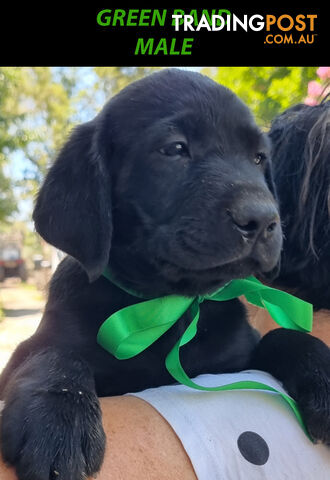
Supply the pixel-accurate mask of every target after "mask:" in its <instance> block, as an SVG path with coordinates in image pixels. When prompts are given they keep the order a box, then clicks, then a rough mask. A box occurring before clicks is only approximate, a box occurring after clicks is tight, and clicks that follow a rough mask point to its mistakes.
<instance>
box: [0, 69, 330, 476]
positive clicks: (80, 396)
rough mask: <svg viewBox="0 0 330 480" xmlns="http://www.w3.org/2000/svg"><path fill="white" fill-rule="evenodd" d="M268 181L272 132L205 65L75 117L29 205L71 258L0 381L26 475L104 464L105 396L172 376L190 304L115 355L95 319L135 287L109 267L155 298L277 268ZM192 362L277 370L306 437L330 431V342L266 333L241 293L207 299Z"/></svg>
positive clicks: (151, 80) (147, 82) (11, 452)
mask: <svg viewBox="0 0 330 480" xmlns="http://www.w3.org/2000/svg"><path fill="white" fill-rule="evenodd" d="M274 193H275V192H274V184H273V181H272V177H271V169H270V159H269V144H268V140H267V138H266V137H265V135H264V134H263V133H262V132H261V131H260V130H259V128H258V127H257V126H256V124H255V123H254V121H253V118H252V116H251V114H250V112H249V110H248V108H247V107H246V106H245V105H244V104H243V103H242V102H241V101H240V100H239V99H238V98H237V97H236V96H235V95H234V94H233V93H232V92H231V91H230V90H228V89H227V88H224V87H222V86H220V85H218V84H217V83H215V82H213V81H212V80H210V79H209V78H207V77H205V76H202V75H200V74H198V73H193V72H187V71H180V70H175V69H171V70H163V71H161V72H160V73H156V74H154V75H151V76H149V77H147V78H145V79H143V80H141V81H138V82H136V83H133V84H131V85H130V86H128V87H127V88H125V89H124V90H123V91H122V92H120V93H119V94H118V95H117V96H115V97H114V98H113V99H112V100H111V101H110V102H109V103H108V104H107V105H106V106H105V107H104V109H103V110H102V112H101V113H100V114H99V115H98V116H97V117H96V118H95V119H94V120H93V121H91V122H89V123H86V124H84V125H81V126H79V127H78V128H76V129H75V131H74V132H73V134H72V135H71V137H70V139H69V140H68V142H67V143H66V145H65V146H64V148H63V149H62V151H61V152H60V154H59V156H58V158H57V160H56V161H55V163H54V165H53V166H52V167H51V169H50V171H49V173H48V175H47V177H46V180H45V182H44V184H43V186H42V188H41V191H40V193H39V196H38V199H37V202H36V207H35V211H34V220H35V224H36V228H37V231H38V232H39V233H40V234H41V235H42V237H43V238H45V239H46V240H47V241H48V242H49V243H51V244H53V245H55V246H56V247H58V248H60V249H62V250H63V251H65V252H66V253H68V256H67V257H66V258H65V259H64V260H63V261H62V263H61V264H60V265H59V267H58V269H57V271H56V273H55V274H54V276H53V279H52V281H51V284H50V290H49V299H48V302H47V305H46V309H45V314H44V316H43V319H42V321H41V324H40V326H39V328H38V330H37V332H36V333H35V334H34V335H33V336H32V337H31V338H29V339H28V340H26V341H25V342H23V343H22V344H21V345H19V347H18V348H17V350H16V351H15V353H14V354H13V356H12V358H11V360H10V361H9V363H8V365H7V367H6V368H5V370H4V372H3V374H2V377H1V384H0V391H1V398H2V399H3V400H4V404H5V406H4V410H3V416H2V422H1V442H2V445H1V449H2V454H3V457H4V459H5V461H6V462H8V463H9V464H12V465H14V466H15V468H16V471H17V474H18V477H19V479H20V480H48V479H55V478H56V479H62V480H81V479H83V478H85V477H86V476H88V475H91V474H94V473H95V472H97V471H98V470H99V469H100V466H101V463H102V459H103V454H104V448H105V436H104V432H103V429H102V423H101V414H100V408H99V403H98V398H97V397H98V396H106V395H119V394H122V393H125V392H130V391H137V390H142V389H145V388H147V387H155V386H158V385H163V384H169V383H172V382H173V379H172V378H171V377H170V376H169V374H168V373H167V371H166V368H165V365H164V360H165V357H166V355H167V353H168V352H169V350H170V349H171V347H172V346H173V344H174V343H175V342H176V341H177V339H178V338H179V337H180V336H181V334H182V333H183V331H184V330H185V328H186V326H187V322H188V321H189V318H188V315H187V314H185V315H183V317H182V318H181V319H180V320H179V322H177V323H176V324H175V325H174V326H173V327H172V328H171V329H170V330H169V331H168V332H167V333H166V334H164V335H163V336H162V337H161V338H160V339H159V340H157V341H156V342H155V343H154V344H153V345H152V346H151V347H150V348H148V349H147V350H145V351H144V352H143V353H141V354H139V355H138V356H137V357H135V358H132V359H130V360H117V359H115V358H114V357H113V356H112V355H110V354H109V353H107V352H106V351H105V350H103V349H102V348H101V347H100V346H99V345H98V344H97V342H96V336H97V332H98V329H99V327H100V325H101V324H102V322H103V321H104V320H105V319H106V318H107V317H108V316H109V315H110V314H112V313H113V312H115V311H117V310H119V309H121V308H123V307H125V306H127V305H131V304H134V303H137V302H139V301H141V299H138V298H135V297H132V296H131V295H130V294H128V293H126V292H125V291H124V290H123V289H121V288H119V287H118V286H116V285H115V284H114V283H112V282H110V281H109V280H107V279H106V278H105V277H104V276H103V275H102V272H104V269H105V268H106V267H107V266H109V268H111V271H112V274H113V275H114V278H115V279H116V282H120V283H121V284H122V285H124V286H125V288H128V289H132V290H134V291H137V292H139V293H140V294H143V295H146V296H152V297H160V296H163V295H168V294H180V295H188V296H195V295H200V294H205V293H207V292H212V291H215V290H216V289H218V288H219V287H220V286H222V285H224V284H225V283H227V282H228V281H230V280H231V279H234V278H240V277H246V276H248V275H251V274H260V273H262V272H267V271H270V270H272V269H273V268H274V266H275V265H276V264H277V262H278V260H279V255H280V250H281V245H282V232H281V225H280V221H279V215H278V208H277V204H276V201H275V197H274ZM182 362H183V365H184V367H185V369H186V371H187V373H188V374H189V375H190V376H191V377H194V376H196V375H197V374H200V373H205V372H209V373H216V372H229V371H231V372H232V371H238V370H242V369H245V368H257V369H261V370H266V371H268V372H270V373H272V374H273V375H274V376H276V377H277V378H278V379H280V380H281V381H283V383H284V386H285V388H286V389H287V391H288V392H289V393H290V394H291V395H292V396H294V397H295V398H296V399H297V400H298V401H299V402H300V407H301V409H302V411H303V414H304V416H305V420H306V423H307V426H308V428H309V431H310V432H311V434H312V435H313V436H314V437H315V438H317V439H321V440H322V441H324V442H330V415H329V412H330V399H329V392H330V352H329V349H328V347H327V346H326V345H324V344H323V343H322V342H321V341H320V340H318V339H316V338H314V337H312V336H309V335H305V334H302V333H299V332H296V331H285V330H283V329H278V330H275V331H273V332H271V333H269V334H268V335H266V336H265V337H264V338H263V339H262V340H261V341H259V338H258V335H257V334H256V332H255V331H254V330H253V329H252V328H251V327H250V326H249V324H248V322H247V320H246V314H245V310H244V307H243V305H242V304H241V303H240V301H239V300H232V301H228V302H204V303H203V304H202V305H201V317H200V323H199V332H198V335H197V336H196V337H195V339H194V340H193V341H192V342H190V343H189V345H187V346H186V347H184V349H183V354H182ZM224 441H225V439H224Z"/></svg>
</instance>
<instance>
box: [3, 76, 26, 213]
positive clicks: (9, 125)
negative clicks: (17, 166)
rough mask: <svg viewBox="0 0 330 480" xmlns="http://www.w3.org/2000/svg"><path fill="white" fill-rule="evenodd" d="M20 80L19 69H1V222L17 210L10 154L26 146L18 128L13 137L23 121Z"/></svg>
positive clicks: (23, 136) (21, 132) (22, 133)
mask: <svg viewBox="0 0 330 480" xmlns="http://www.w3.org/2000/svg"><path fill="white" fill-rule="evenodd" d="M20 80H21V72H20V70H19V69H16V68H13V69H8V68H0V221H5V220H7V219H8V217H9V215H10V214H12V213H13V212H14V211H15V210H16V209H17V203H16V199H15V197H14V194H13V191H12V189H11V181H10V178H9V177H8V174H6V171H5V168H6V166H7V165H8V160H9V154H10V152H12V151H13V150H15V149H17V148H22V147H23V146H24V145H25V144H26V138H25V135H24V132H23V131H22V130H21V129H19V128H16V129H15V135H13V130H14V128H13V127H14V126H16V125H17V124H18V123H19V121H20V120H21V119H22V114H21V112H20V111H19V108H18V103H17V94H18V91H19V90H18V89H19V84H20Z"/></svg>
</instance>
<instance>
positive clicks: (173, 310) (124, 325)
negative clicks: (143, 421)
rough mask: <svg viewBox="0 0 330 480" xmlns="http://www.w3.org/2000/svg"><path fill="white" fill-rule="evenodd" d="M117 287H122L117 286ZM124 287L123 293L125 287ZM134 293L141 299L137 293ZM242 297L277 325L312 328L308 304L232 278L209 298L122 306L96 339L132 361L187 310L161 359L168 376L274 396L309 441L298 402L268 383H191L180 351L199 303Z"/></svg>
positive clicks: (156, 300)
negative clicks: (183, 323)
mask: <svg viewBox="0 0 330 480" xmlns="http://www.w3.org/2000/svg"><path fill="white" fill-rule="evenodd" d="M104 276H105V277H106V278H108V280H110V281H111V282H113V283H115V282H114V281H113V279H112V277H111V274H110V273H109V271H106V272H105V273H104ZM120 288H123V287H121V286H120ZM123 289H124V290H126V289H125V288H123ZM126 291H127V290H126ZM128 293H131V292H128ZM131 294H132V293H131ZM132 295H134V296H140V295H138V294H135V293H134V294H132ZM241 295H244V296H245V298H246V300H247V301H248V302H249V303H252V304H253V305H257V306H258V307H261V308H266V309H267V310H268V312H269V313H270V315H271V317H272V318H273V319H274V320H275V321H276V322H277V323H278V324H279V325H280V326H281V327H284V328H291V329H294V330H299V331H303V332H310V331H311V330H312V317H313V308H312V305H311V304H310V303H307V302H305V301H303V300H301V299H299V298H296V297H294V296H293V295H290V294H288V293H286V292H282V291H281V290H277V289H275V288H271V287H268V286H266V285H263V284H262V283H261V282H259V280H257V279H256V278H254V277H248V278H246V279H239V280H232V281H231V282H230V283H228V284H227V285H225V286H224V287H221V288H220V289H219V290H217V291H216V292H214V293H212V294H210V295H205V296H198V297H183V296H179V295H169V296H166V297H161V298H153V299H151V300H146V301H144V302H141V303H137V304H135V305H130V306H128V307H125V308H123V309H121V310H119V311H117V312H115V313H113V314H112V315H110V317H109V318H107V319H106V320H105V322H104V323H103V324H102V325H101V327H100V329H99V332H98V335H97V341H98V343H99V344H100V345H101V346H102V347H103V348H104V349H105V350H107V351H108V352H110V353H111V354H112V355H114V356H115V357H116V358H117V359H119V360H124V359H128V358H132V357H134V356H135V355H138V354H139V353H141V352H143V351H144V350H145V349H146V348H148V347H149V346H150V345H151V344H152V343H154V342H155V341H156V340H157V339H158V338H159V337H161V336H162V335H163V334H164V333H165V332H166V331H167V330H168V329H169V328H171V327H172V325H174V324H175V322H177V321H178V320H179V318H180V317H181V316H182V315H183V314H184V313H185V312H186V311H189V313H190V316H191V319H192V320H191V322H190V324H189V326H188V327H187V329H186V331H185V332H184V333H183V335H182V337H181V338H180V339H179V340H178V342H177V343H176V344H175V345H174V347H173V348H172V350H171V351H170V352H169V353H168V355H167V357H166V360H165V364H166V368H167V370H168V371H169V373H170V374H171V375H172V377H173V378H174V379H175V380H176V381H178V382H179V383H182V384H184V385H187V386H188V387H191V388H195V389H198V390H206V391H222V390H241V389H248V390H251V389H252V390H263V391H265V390H266V391H269V392H274V393H277V394H279V395H281V397H282V398H283V399H284V400H285V401H286V402H287V403H288V404H289V406H290V407H291V408H292V410H293V412H294V414H295V415H296V417H297V420H298V422H299V423H300V425H301V427H302V428H303V430H304V432H305V433H306V435H307V436H308V437H309V438H310V439H311V437H310V436H309V434H308V432H307V429H306V427H305V425H304V422H303V419H302V416H301V413H300V411H299V408H298V406H297V403H296V402H295V400H293V399H292V398H291V397H289V396H288V395H286V394H284V393H282V392H279V391H278V390H276V389H275V388H273V387H270V386H269V385H266V384H264V383H260V382H255V381H241V382H234V383H231V384H228V385H223V386H220V387H203V386H201V385H198V384H196V383H194V382H193V381H192V380H191V379H190V378H189V377H188V375H187V374H186V373H185V371H184V369H183V367H182V365H181V362H180V348H181V347H182V346H183V345H185V344H186V343H188V342H190V340H192V339H193V338H194V336H195V335H196V333H197V324H198V320H199V304H200V303H202V302H204V301H205V300H213V301H216V302H221V301H226V300H232V299H234V298H237V297H239V296H241ZM311 440H312V439H311Z"/></svg>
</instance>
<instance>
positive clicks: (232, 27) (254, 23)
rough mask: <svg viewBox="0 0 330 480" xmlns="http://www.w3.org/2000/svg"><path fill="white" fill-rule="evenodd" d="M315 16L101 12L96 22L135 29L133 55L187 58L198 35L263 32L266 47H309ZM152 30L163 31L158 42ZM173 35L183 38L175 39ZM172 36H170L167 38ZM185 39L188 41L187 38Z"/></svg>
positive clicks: (197, 11)
mask: <svg viewBox="0 0 330 480" xmlns="http://www.w3.org/2000/svg"><path fill="white" fill-rule="evenodd" d="M318 20H319V19H318V14H317V13H315V12H313V11H310V12H308V13H298V14H295V15H291V14H287V13H285V12H284V13H282V14H278V15H274V14H272V13H270V14H262V15H261V14H259V13H255V14H252V15H247V14H240V15H236V14H235V13H233V12H231V11H230V10H227V9H213V10H208V9H193V10H191V9H187V8H185V9H171V10H168V9H164V8H163V9H103V10H100V11H99V12H98V13H97V17H96V22H97V24H98V25H99V26H100V27H102V28H111V29H119V28H130V27H135V28H137V30H138V31H139V32H140V33H141V35H138V38H137V40H136V43H135V45H134V52H133V53H134V54H135V55H191V54H192V51H193V48H194V40H195V38H196V36H197V35H198V32H201V31H208V32H218V33H219V35H221V33H222V32H238V31H241V32H246V33H249V32H251V33H254V32H264V36H263V40H262V41H263V43H264V44H265V45H266V46H267V45H284V46H285V45H297V46H301V45H312V44H314V43H315V41H316V39H317V36H318V33H317V31H316V30H317V27H318ZM153 27H156V28H157V31H158V32H159V31H162V29H163V31H164V35H163V37H162V38H157V39H156V38H155V37H154V36H153V35H152V31H153V30H152V29H153ZM177 32H184V33H186V34H187V37H186V38H182V35H180V38H177V37H176V36H175V34H176V33H177ZM171 33H172V35H170V34H171ZM188 35H189V38H188Z"/></svg>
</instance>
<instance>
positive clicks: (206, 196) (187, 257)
mask: <svg viewBox="0 0 330 480" xmlns="http://www.w3.org/2000/svg"><path fill="white" fill-rule="evenodd" d="M269 162H270V160H269V145H268V141H267V139H266V138H265V136H264V135H263V134H262V133H261V131H260V130H259V129H258V128H257V126H256V125H255V123H254V121H253V118H252V116H251V114H250V112H249V110H248V108H247V107H246V106H245V105H244V104H243V103H242V102H241V101H240V100H239V99H238V98H237V97H236V96H235V95H234V94H233V93H232V92H231V91H230V90H228V89H227V88H224V87H222V86H220V85H218V84H217V83H215V82H213V81H212V80H210V79H209V78H207V77H205V76H202V75H200V74H198V73H193V72H185V71H180V70H175V69H171V70H163V71H161V72H159V73H156V74H153V75H151V76H149V77H146V78H145V79H143V80H140V81H138V82H135V83H133V84H131V85H130V86H128V87H127V88H126V89H124V90H122V91H121V92H120V93H119V94H118V95H117V96H115V97H114V98H113V99H112V100H110V102H109V103H108V104H107V105H106V106H105V107H104V109H103V110H102V112H101V113H100V114H99V115H98V116H97V117H96V118H95V119H94V120H93V121H92V122H89V123H87V124H84V125H81V126H79V127H77V128H76V130H75V131H74V132H73V134H72V136H71V138H70V139H69V141H68V142H67V144H66V145H65V146H64V148H63V150H62V151H61V152H60V154H59V156H58V158H57V160H56V162H55V163H54V165H53V166H52V167H51V169H50V171H49V173H48V175H47V177H46V180H45V182H44V185H43V186H42V188H41V191H40V193H39V196H38V199H37V203H36V207H35V211H34V220H35V223H36V228H37V231H38V232H39V233H40V234H41V235H42V236H43V237H44V238H45V239H46V240H47V241H48V242H49V243H51V244H53V245H55V246H56V247H58V248H60V249H61V250H63V251H65V252H67V253H68V254H70V255H72V256H73V257H75V258H76V259H77V260H78V261H79V262H80V263H81V264H82V265H83V267H84V268H85V270H86V272H87V274H88V276H89V278H90V280H91V281H93V280H95V279H96V278H98V276H100V275H101V273H102V271H103V270H104V268H105V267H106V266H107V265H108V264H110V266H111V268H112V270H113V271H114V272H115V274H116V276H118V277H119V278H120V279H121V280H122V281H123V283H125V284H127V286H131V287H134V288H135V289H137V290H140V291H142V292H148V293H154V294H165V293H182V294H187V295H195V294H201V293H205V292H209V291H212V290H214V289H216V288H218V287H219V286H221V285H222V284H224V283H225V282H228V281H229V280H231V279H233V278H237V277H245V276H247V275H250V274H256V273H260V272H264V271H269V270H271V269H272V268H273V267H274V265H275V264H276V263H277V261H278V258H279V254H280V249H281V242H282V240H281V239H282V234H281V227H280V222H279V216H278V210H277V206H276V202H275V199H274V186H273V181H272V178H271V172H270V163H269Z"/></svg>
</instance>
